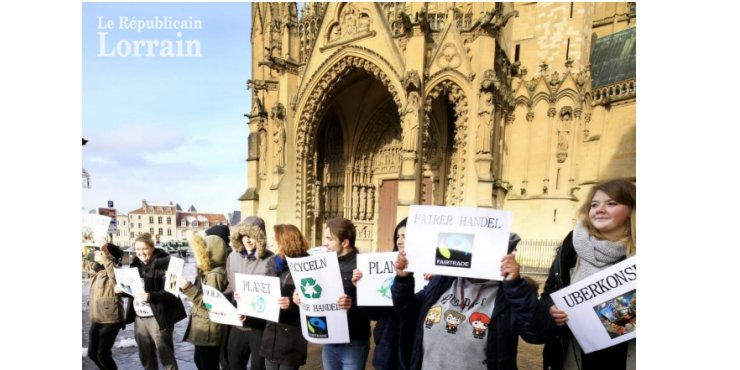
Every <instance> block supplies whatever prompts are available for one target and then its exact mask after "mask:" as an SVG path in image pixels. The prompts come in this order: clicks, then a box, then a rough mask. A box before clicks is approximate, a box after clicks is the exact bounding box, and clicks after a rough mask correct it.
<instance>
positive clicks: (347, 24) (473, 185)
mask: <svg viewBox="0 0 740 370" xmlns="http://www.w3.org/2000/svg"><path fill="white" fill-rule="evenodd" d="M300 10H301V11H300V12H299V9H298V8H297V5H296V3H253V4H252V31H251V41H252V79H250V80H249V81H248V83H247V88H248V89H249V90H250V91H251V94H252V106H251V109H250V112H249V113H247V114H246V115H245V116H246V117H247V119H248V121H247V123H248V126H249V137H248V140H247V147H248V158H247V178H246V190H245V192H244V193H243V194H242V195H241V197H240V198H239V200H240V202H241V213H242V215H244V216H248V215H259V216H261V217H263V218H264V219H265V220H266V221H267V223H268V224H270V225H272V224H278V223H291V224H295V225H296V226H298V227H299V228H300V229H301V230H302V231H303V232H304V235H305V236H306V237H307V239H308V240H309V241H310V242H311V243H314V245H318V244H320V240H321V231H322V225H323V223H324V222H325V221H326V220H327V219H329V218H332V217H345V218H348V219H350V220H352V221H353V222H354V223H355V225H356V226H357V230H358V237H357V246H358V247H359V248H360V249H362V250H364V251H389V250H391V249H392V247H393V241H392V234H393V229H394V227H395V225H396V223H397V221H399V220H401V219H402V218H403V217H405V216H406V215H407V214H408V211H409V206H410V205H413V204H430V205H450V206H466V207H490V208H497V209H506V210H511V211H512V212H513V220H514V221H513V231H514V232H517V233H519V234H520V235H521V236H522V238H523V239H524V240H525V241H526V240H528V239H554V240H556V239H561V240H562V238H563V237H564V236H565V235H566V234H567V232H568V231H569V230H571V229H572V227H573V226H574V223H575V220H576V209H577V208H578V207H579V206H580V204H581V203H582V201H583V197H584V196H585V195H586V194H587V192H588V190H589V188H590V186H591V185H593V184H594V183H596V182H598V181H600V180H604V179H609V178H614V177H622V178H629V179H631V180H633V181H636V173H635V158H636V148H635V133H636V127H635V123H636V116H635V106H636V99H635V97H636V93H635V91H636V79H635V76H636V74H635V64H634V61H635V47H634V43H635V31H636V10H635V5H634V3H500V2H495V3H494V2H488V3H478V2H471V3H459V2H455V3H390V2H377V3H354V2H353V3H334V2H333V3H306V6H305V7H304V8H303V9H300ZM268 229H269V228H268ZM269 232H271V230H270V231H268V233H269Z"/></svg>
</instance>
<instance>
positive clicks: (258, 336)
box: [226, 327, 265, 370]
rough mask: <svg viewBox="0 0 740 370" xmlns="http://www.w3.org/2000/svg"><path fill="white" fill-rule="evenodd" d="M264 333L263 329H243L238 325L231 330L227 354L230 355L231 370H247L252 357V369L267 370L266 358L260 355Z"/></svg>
mask: <svg viewBox="0 0 740 370" xmlns="http://www.w3.org/2000/svg"><path fill="white" fill-rule="evenodd" d="M262 333H263V331H262V330H254V329H251V330H249V331H242V330H239V329H237V328H236V327H232V328H231V330H229V341H228V348H227V349H226V355H227V356H228V357H229V367H230V368H231V370H245V369H246V368H247V363H248V362H249V360H250V357H251V360H252V362H251V364H250V369H251V370H265V358H264V357H262V356H260V346H261V345H262Z"/></svg>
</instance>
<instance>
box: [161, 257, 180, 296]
mask: <svg viewBox="0 0 740 370" xmlns="http://www.w3.org/2000/svg"><path fill="white" fill-rule="evenodd" d="M184 266H185V260H183V259H182V258H177V257H170V264H169V265H167V272H166V273H165V279H164V290H166V291H168V292H170V293H172V295H174V296H175V297H177V295H178V294H179V290H178V286H177V278H179V277H180V276H182V269H183V267H184Z"/></svg>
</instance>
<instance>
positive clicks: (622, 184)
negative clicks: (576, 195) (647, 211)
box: [578, 179, 637, 256]
mask: <svg viewBox="0 0 740 370" xmlns="http://www.w3.org/2000/svg"><path fill="white" fill-rule="evenodd" d="M599 190H601V191H603V192H604V193H606V194H607V195H609V197H610V198H612V199H613V200H614V201H615V202H617V203H619V204H621V205H625V206H627V207H629V210H630V215H629V217H627V227H626V228H625V235H624V237H623V238H622V239H621V242H622V244H624V245H625V246H626V247H627V255H628V256H634V255H635V254H636V253H637V245H636V244H635V239H636V238H635V237H636V230H635V227H636V221H635V220H636V218H637V207H636V205H637V187H636V186H635V184H633V183H632V182H630V181H629V180H626V179H614V180H607V181H604V182H600V183H598V184H596V185H594V187H593V188H591V191H589V193H588V196H587V197H586V199H585V201H584V202H583V205H581V208H580V209H579V211H578V215H579V218H580V220H581V224H582V225H583V226H584V227H585V228H586V231H588V233H589V234H591V235H593V236H595V237H597V238H599V239H605V237H604V235H602V234H601V233H600V232H599V230H596V228H595V227H594V225H593V224H592V223H591V219H589V217H588V212H589V211H590V210H591V200H593V198H594V195H595V194H596V192H597V191H599Z"/></svg>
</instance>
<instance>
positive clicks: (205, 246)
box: [192, 235, 228, 272]
mask: <svg viewBox="0 0 740 370" xmlns="http://www.w3.org/2000/svg"><path fill="white" fill-rule="evenodd" d="M192 246H193V255H194V256H195V263H196V265H197V266H198V268H199V269H200V270H201V271H203V272H207V271H210V270H211V269H213V268H216V267H219V266H223V265H225V264H226V258H227V257H228V250H227V249H226V243H224V240H223V239H221V237H220V236H218V235H208V236H206V237H205V238H203V237H202V236H200V235H194V236H193V242H192Z"/></svg>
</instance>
